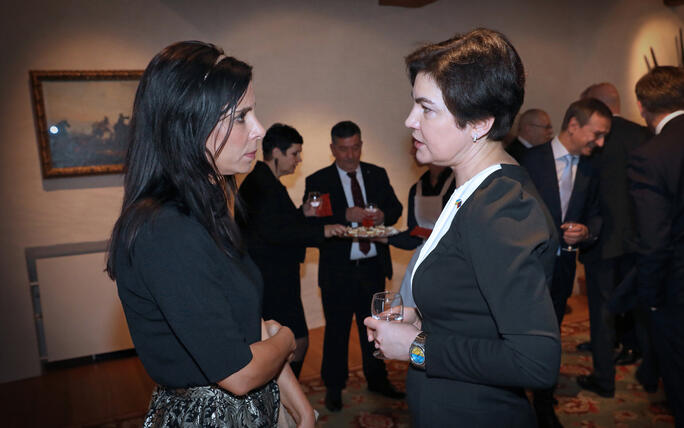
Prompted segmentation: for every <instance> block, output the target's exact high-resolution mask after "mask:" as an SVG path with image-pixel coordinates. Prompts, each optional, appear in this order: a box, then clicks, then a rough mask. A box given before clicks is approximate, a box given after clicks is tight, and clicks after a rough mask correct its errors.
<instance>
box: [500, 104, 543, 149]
mask: <svg viewBox="0 0 684 428" xmlns="http://www.w3.org/2000/svg"><path fill="white" fill-rule="evenodd" d="M552 138H553V126H552V125H551V118H550V117H549V115H548V114H547V113H546V112H545V111H544V110H541V109H538V108H532V109H529V110H526V111H525V112H524V113H523V114H521V115H520V118H519V119H518V136H517V137H516V138H515V139H514V140H513V141H511V143H510V144H509V145H508V146H506V151H507V152H508V154H509V155H511V156H513V157H514V158H515V159H520V156H521V155H522V154H523V152H525V151H526V150H527V149H530V148H532V147H534V146H538V145H540V144H544V143H546V142H548V141H551V139H552Z"/></svg>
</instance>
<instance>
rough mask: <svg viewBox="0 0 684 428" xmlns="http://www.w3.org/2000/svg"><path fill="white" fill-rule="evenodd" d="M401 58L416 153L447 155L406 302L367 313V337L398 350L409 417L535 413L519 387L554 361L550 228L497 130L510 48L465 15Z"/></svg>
mask: <svg viewBox="0 0 684 428" xmlns="http://www.w3.org/2000/svg"><path fill="white" fill-rule="evenodd" d="M406 63H407V65H408V70H409V76H410V79H411V83H412V85H413V101H414V105H413V108H412V110H411V113H410V114H409V116H408V118H407V119H406V126H407V127H408V128H410V129H411V130H412V131H413V138H414V144H415V146H416V148H417V153H416V157H417V159H418V160H419V161H420V162H423V163H433V164H436V165H445V166H449V167H450V168H452V169H453V170H454V175H455V177H456V189H455V190H454V193H453V194H452V196H451V198H450V200H449V202H448V203H447V204H446V206H445V207H444V209H443V210H442V213H441V214H440V217H439V219H438V220H437V223H436V224H435V227H434V229H433V231H432V233H431V235H430V237H429V238H428V240H427V241H426V242H425V245H424V246H423V248H422V249H421V251H420V255H419V257H418V259H417V261H416V267H415V268H414V270H413V272H412V289H413V297H414V299H415V302H416V305H417V310H414V309H413V308H406V309H405V313H404V321H403V322H388V321H381V320H374V319H372V318H367V319H366V320H365V323H366V325H367V326H368V327H369V329H368V340H370V341H375V346H376V347H377V348H379V349H380V350H381V351H382V353H383V354H384V355H385V356H387V357H388V358H394V359H400V360H409V361H410V362H411V368H410V369H409V373H408V377H407V396H408V402H409V409H410V410H411V414H412V418H413V421H414V425H415V426H419V427H433V426H464V427H475V426H477V427H494V426H496V427H499V426H506V427H521V428H523V427H525V428H527V427H533V426H536V419H535V415H534V412H533V411H532V408H531V406H530V403H529V402H528V400H527V397H526V396H525V391H524V389H525V388H548V387H550V386H551V385H553V384H554V383H555V381H556V377H557V375H558V370H559V366H560V337H559V331H558V326H557V323H556V319H555V315H554V312H553V306H552V304H551V299H550V297H549V292H548V284H549V283H550V281H551V275H552V270H553V263H554V258H555V252H556V250H557V249H558V241H557V238H556V236H555V229H554V227H553V222H552V220H551V217H550V215H549V213H548V211H547V210H546V209H545V208H544V206H543V202H542V201H541V198H540V197H539V195H538V194H537V191H536V189H535V187H534V185H533V184H532V182H531V180H530V178H529V177H528V175H527V173H526V172H525V170H524V169H523V168H521V167H520V166H519V165H518V164H517V163H516V161H515V160H514V159H513V158H511V157H510V156H509V155H508V154H507V153H506V152H505V150H504V149H503V148H502V146H501V142H500V140H501V139H502V137H503V136H504V135H505V134H506V133H507V131H508V129H509V128H510V126H511V123H512V122H513V118H514V117H515V115H516V113H517V112H518V110H519V108H520V106H521V104H522V101H523V95H524V82H525V77H524V70H523V65H522V62H521V61H520V58H519V57H518V54H517V53H516V51H515V49H514V48H513V46H512V45H511V43H510V42H509V41H508V40H507V39H506V38H505V37H504V36H503V35H502V34H501V33H498V32H495V31H491V30H487V29H477V30H473V31H471V32H469V33H467V34H464V35H457V36H455V37H453V38H451V39H449V40H446V41H444V42H441V43H437V44H433V45H428V46H425V47H423V48H421V49H418V50H417V51H415V52H414V53H412V54H411V55H409V56H408V57H407V59H406Z"/></svg>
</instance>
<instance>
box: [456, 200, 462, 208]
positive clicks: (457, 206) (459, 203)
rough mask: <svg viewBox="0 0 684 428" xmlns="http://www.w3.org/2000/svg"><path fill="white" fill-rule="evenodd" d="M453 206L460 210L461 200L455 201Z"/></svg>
mask: <svg viewBox="0 0 684 428" xmlns="http://www.w3.org/2000/svg"><path fill="white" fill-rule="evenodd" d="M455 205H456V208H461V200H460V199H456V204H455Z"/></svg>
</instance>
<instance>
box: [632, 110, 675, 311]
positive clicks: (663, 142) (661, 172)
mask: <svg viewBox="0 0 684 428" xmlns="http://www.w3.org/2000/svg"><path fill="white" fill-rule="evenodd" d="M628 176H629V180H630V196H631V197H632V201H633V203H634V209H635V219H636V225H637V231H638V243H639V246H638V255H639V258H638V263H637V267H638V273H637V281H638V282H637V284H638V285H637V286H638V287H639V294H640V295H641V296H642V297H643V298H644V299H645V303H646V304H647V305H649V306H655V307H659V306H663V305H664V304H665V303H667V304H675V305H682V304H684V116H678V117H675V118H674V119H672V120H671V121H670V122H668V123H667V125H665V127H664V128H663V129H662V131H661V132H660V134H658V135H656V136H655V137H653V138H652V139H651V140H649V141H648V142H647V143H646V144H644V145H643V146H641V147H639V148H638V149H636V150H634V151H633V152H632V155H631V157H630V159H629V168H628Z"/></svg>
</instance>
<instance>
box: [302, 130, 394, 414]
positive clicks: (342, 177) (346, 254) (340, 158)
mask: <svg viewBox="0 0 684 428" xmlns="http://www.w3.org/2000/svg"><path fill="white" fill-rule="evenodd" d="M331 137H332V142H331V144H330V149H331V151H332V154H333V157H334V158H335V162H334V163H333V164H332V165H330V166H328V167H326V168H323V169H321V170H318V171H316V172H315V173H313V174H311V175H310V176H308V177H307V178H306V190H305V193H304V194H305V197H306V195H308V194H309V192H320V193H321V194H322V195H326V194H327V197H328V198H329V200H330V206H331V208H332V215H330V216H327V217H312V218H309V219H307V220H308V221H310V222H313V223H317V224H335V223H339V224H347V225H351V226H361V224H362V223H364V221H365V222H372V224H374V225H380V224H385V225H393V224H394V223H396V221H397V220H398V219H399V217H400V216H401V210H402V206H401V203H400V202H399V200H398V199H397V197H396V195H395V194H394V190H393V189H392V186H391V185H390V182H389V178H388V176H387V172H386V171H385V170H384V169H383V168H380V167H378V166H375V165H372V164H369V163H365V162H361V146H362V144H363V143H362V141H361V130H360V129H359V127H358V126H357V125H356V124H355V123H354V122H351V121H344V122H340V123H338V124H336V125H335V126H333V128H332V131H331ZM369 203H373V204H375V206H376V209H374V210H373V211H372V212H371V211H370V210H367V209H366V206H367V205H368V204H369ZM319 249H320V257H319V265H318V285H319V287H320V288H321V300H322V303H323V313H324V315H325V337H324V341H323V363H322V367H321V376H322V378H323V382H324V383H325V386H326V388H327V392H326V398H325V405H326V407H327V408H328V410H330V411H339V410H341V409H342V389H344V387H345V385H346V381H347V377H348V373H349V372H348V365H347V359H348V351H349V332H350V326H351V321H352V316H354V315H355V316H356V324H357V328H358V331H359V337H365V334H366V327H365V326H364V325H363V320H364V318H366V317H368V316H370V303H371V298H372V296H373V294H374V293H377V292H379V291H382V290H384V289H385V278H391V277H392V262H391V260H390V254H389V249H388V247H387V245H386V244H381V243H376V242H370V241H367V240H352V239H330V240H326V242H324V243H323V244H321V245H320V247H319ZM360 342H361V354H362V358H363V372H364V375H365V376H366V380H367V381H368V389H369V390H371V391H373V392H377V393H380V394H382V395H385V396H387V397H391V398H403V397H404V393H402V392H399V391H397V390H395V389H394V387H393V386H392V385H391V384H390V383H389V381H388V380H387V371H386V369H385V363H384V362H383V361H382V360H379V359H377V358H374V357H373V344H372V343H369V342H367V341H365V340H361V341H360Z"/></svg>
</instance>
